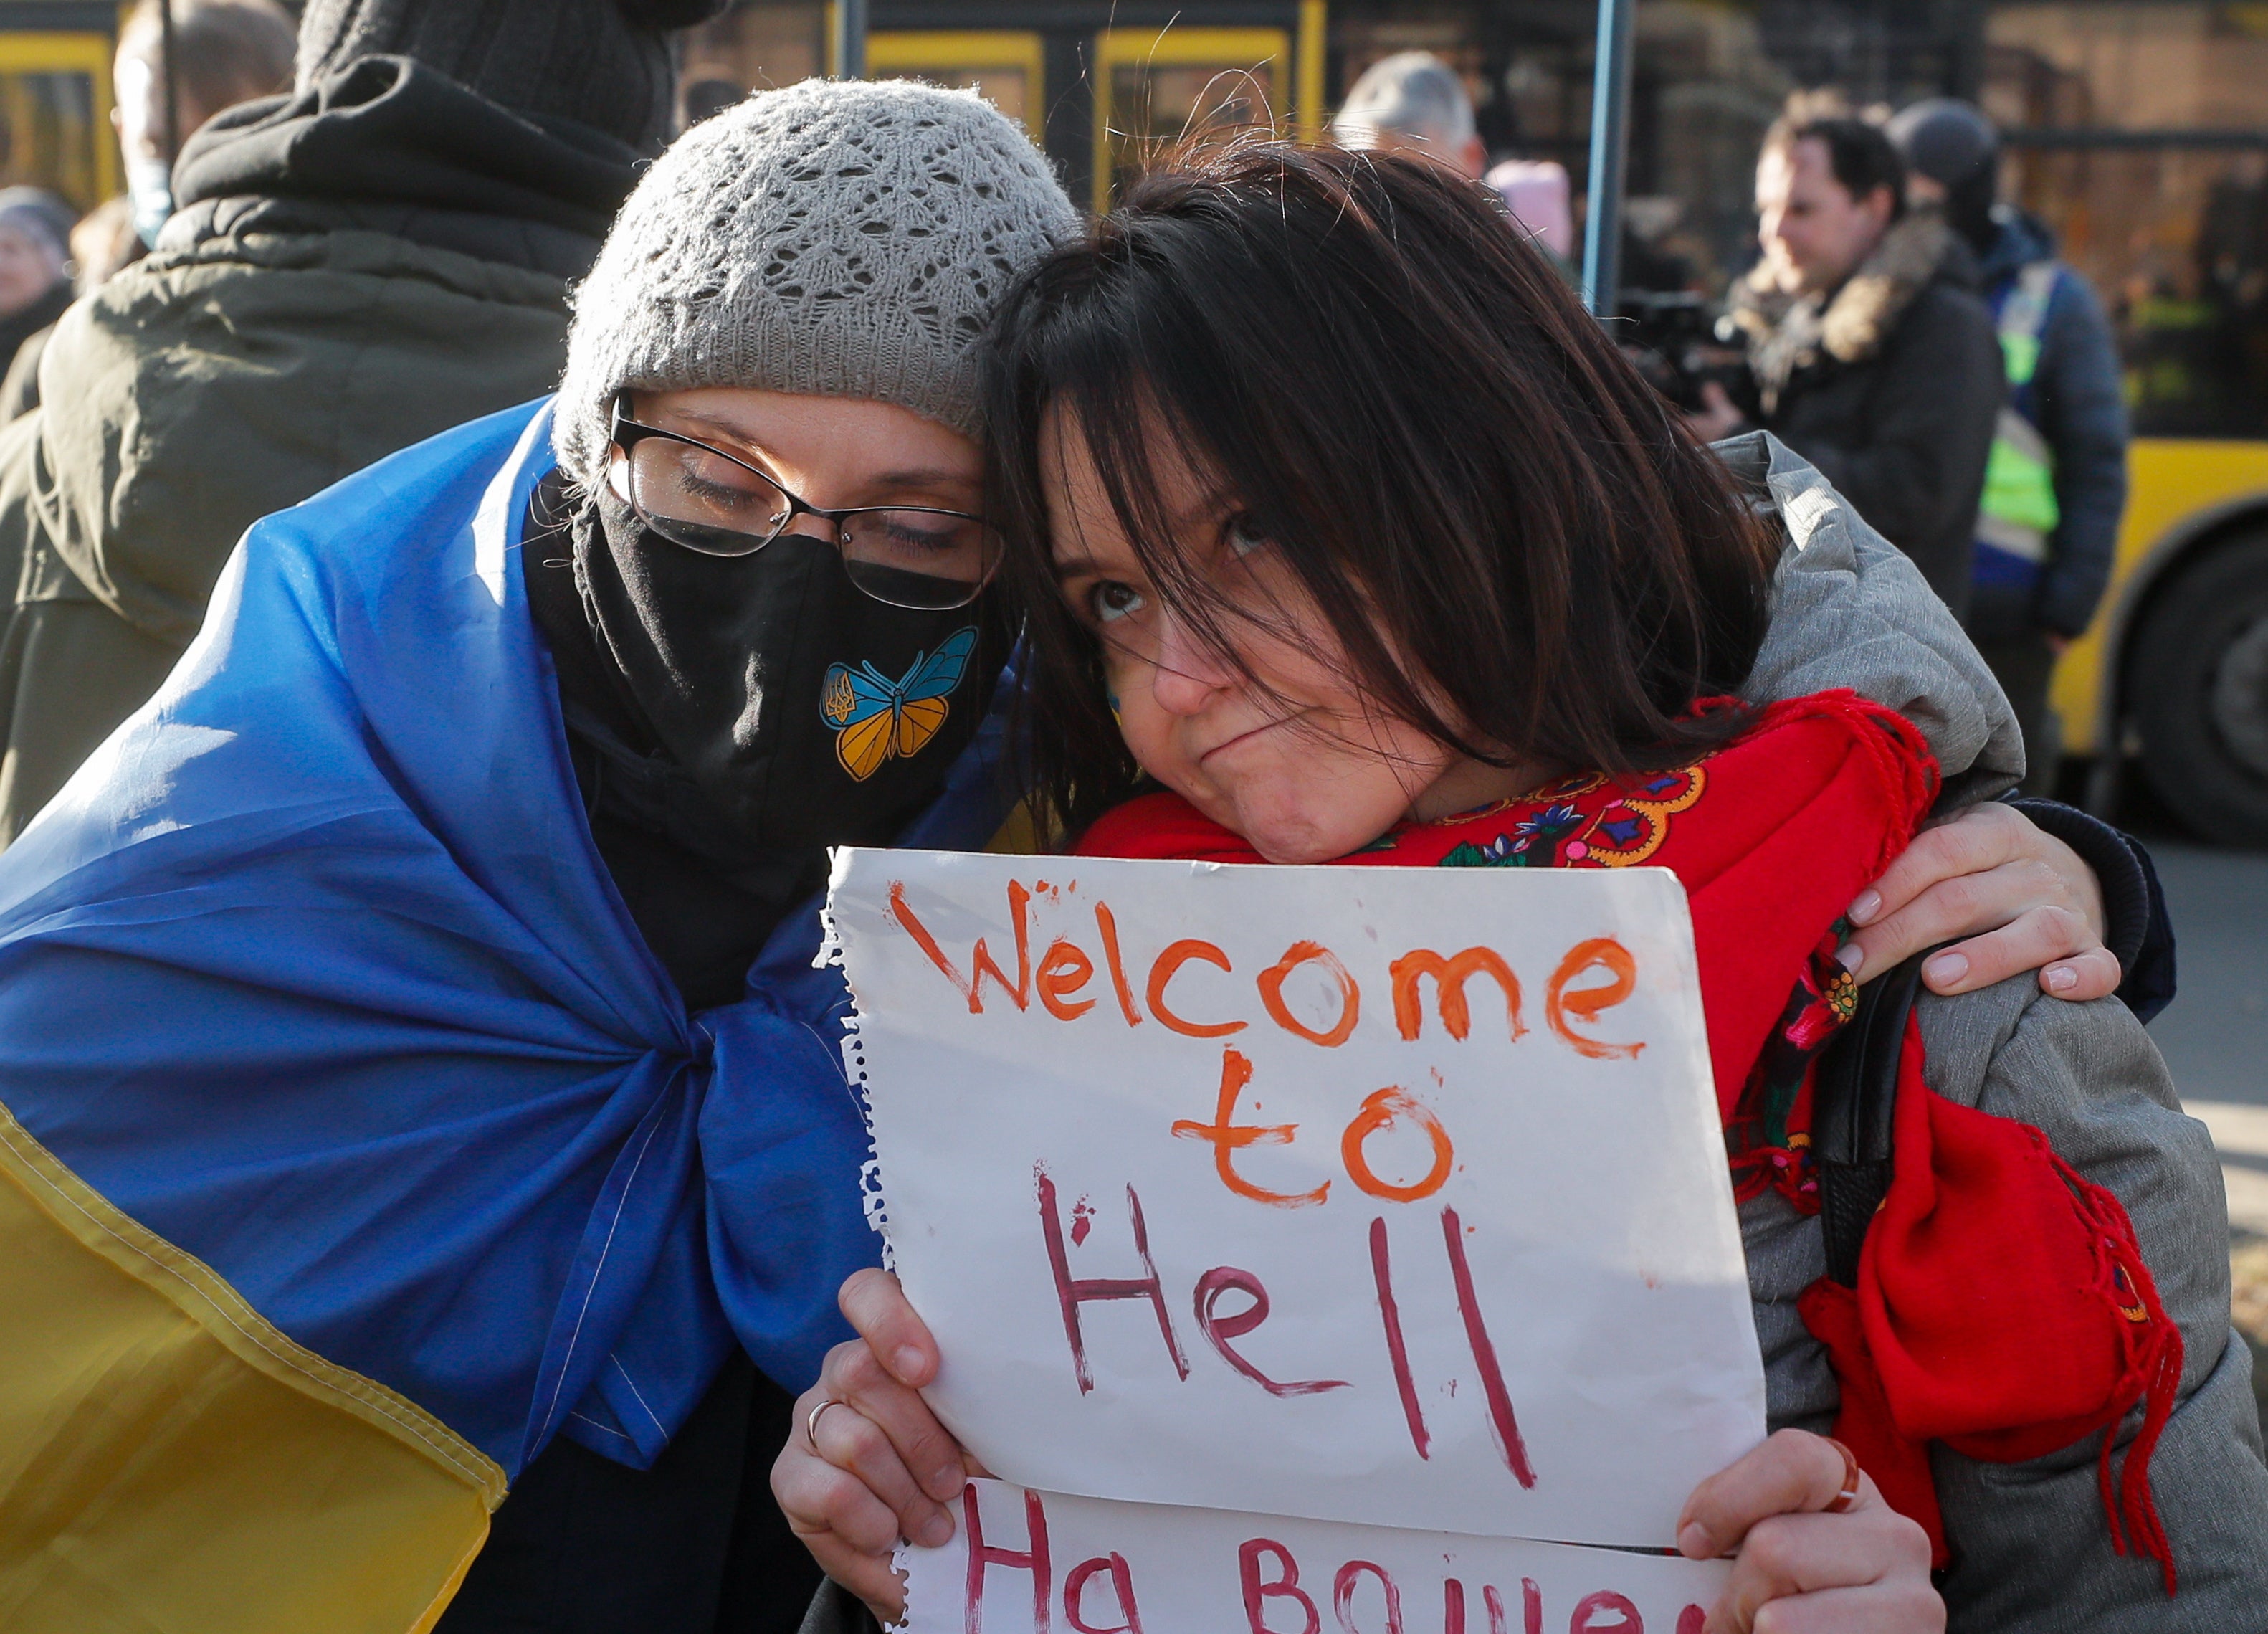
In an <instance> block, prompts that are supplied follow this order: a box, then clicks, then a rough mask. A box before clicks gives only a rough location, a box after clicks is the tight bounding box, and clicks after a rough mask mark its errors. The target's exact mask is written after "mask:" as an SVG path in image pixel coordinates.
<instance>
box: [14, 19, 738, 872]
mask: <svg viewBox="0 0 2268 1634" xmlns="http://www.w3.org/2000/svg"><path fill="white" fill-rule="evenodd" d="M716 9H718V0H464V3H463V4H451V5H446V6H443V5H434V4H415V3H413V0H311V4H308V6H307V7H306V11H305V13H304V15H303V17H302V19H301V23H300V27H299V33H298V64H297V72H296V78H295V80H294V83H293V85H292V88H291V91H290V92H288V93H287V94H284V95H281V96H277V97H273V98H269V99H265V100H257V101H253V102H247V103H244V104H241V105H239V106H237V107H232V108H229V109H227V110H226V111H225V112H222V113H220V114H219V115H217V117H215V118H213V119H212V120H211V121H210V122H209V123H207V124H206V125H205V126H204V128H203V129H200V130H199V131H197V133H196V135H195V137H193V138H192V139H190V140H189V141H188V143H187V144H186V145H185V146H184V147H183V149H182V152H181V153H180V159H179V160H178V162H176V163H175V164H174V165H173V166H172V170H171V174H170V177H169V178H168V179H167V185H166V188H165V189H158V187H157V184H156V175H155V172H154V171H152V172H151V174H150V175H148V176H147V177H144V179H143V181H141V182H138V183H137V193H136V198H137V201H138V202H139V203H146V205H147V208H146V210H144V211H142V214H143V215H144V216H145V217H148V218H159V217H162V218H163V221H164V225H163V227H162V229H161V230H159V231H158V248H156V250H155V251H153V253H152V254H151V255H149V256H148V257H147V258H145V259H144V260H143V261H141V262H137V263H136V265H134V266H132V267H130V268H129V269H127V270H125V271H123V272H122V273H121V274H120V275H119V276H118V277H114V278H113V279H112V280H111V281H110V282H109V283H107V284H106V285H104V286H103V287H102V288H100V289H99V290H97V291H95V292H92V293H91V294H90V295H89V296H88V297H87V298H86V299H85V300H83V301H81V302H79V303H78V305H77V307H74V308H72V310H71V311H70V314H69V315H68V317H67V318H65V319H64V320H63V321H62V322H59V323H57V325H56V327H55V332H54V335H53V336H52V338H51V339H50V341H49V343H48V355H47V357H46V358H45V359H43V362H42V366H41V374H40V380H41V382H42V387H43V390H42V397H43V401H44V403H45V406H44V407H42V408H41V409H40V410H37V411H35V412H33V413H31V414H27V415H26V416H24V417H23V418H20V419H18V420H17V421H15V422H14V423H13V424H11V425H9V426H8V427H7V429H6V431H5V433H0V580H4V581H5V582H8V583H11V584H14V585H16V586H17V589H16V593H15V595H14V598H13V603H12V605H11V606H7V607H4V608H0V613H4V615H5V628H4V631H0V846H4V845H5V844H7V843H9V842H10V841H11V840H13V839H14V838H15V837H16V835H17V834H18V833H19V832H22V829H23V827H24V825H25V824H26V823H27V822H28V821H29V820H30V819H31V817H32V816H33V814H34V813H35V812H37V811H38V810H40V807H41V806H43V805H45V804H46V803H47V802H48V800H49V799H50V798H51V797H52V796H53V795H54V794H55V791H56V790H57V789H58V788H60V787H62V786H63V782H64V781H65V780H67V779H68V778H69V777H70V774H71V773H72V772H73V771H74V770H76V769H77V766H78V765H79V763H80V762H81V761H82V760H84V759H85V758H86V756H87V755H88V754H89V753H90V752H91V751H92V750H93V749H94V747H95V746H96V745H97V744H99V743H101V742H102V740H103V739H104V738H105V737H107V736H109V734H110V732H111V730H112V728H114V727H116V726H117V725H118V724H119V722H120V721H123V720H125V719H126V717H127V716H128V715H129V714H131V713H133V712H134V711H135V710H136V709H137V708H139V707H140V706H141V705H142V704H143V703H144V700H146V699H148V698H149V696H150V695H151V693H152V692H153V691H156V690H157V687H158V683H159V682H160V681H162V680H163V679H164V678H165V677H166V672H167V671H168V670H169V669H172V668H173V665H174V663H175V662H178V661H179V659H180V655H181V652H182V649H183V648H184V647H186V646H187V645H188V641H189V639H190V637H191V636H193V635H194V634H195V632H196V629H197V626H198V625H199V623H200V622H201V621H202V619H203V616H204V610H205V603H206V598H207V597H208V596H209V595H210V593H211V590H212V586H213V583H214V580H215V579H216V578H217V575H218V574H219V572H220V568H221V564H222V563H223V562H224V561H225V560H226V559H227V557H228V553H229V551H231V550H232V549H233V548H234V546H235V544H236V542H237V540H238V539H239V537H241V536H242V535H243V533H244V530H245V529H247V527H249V526H250V525H251V523H252V522H253V521H254V519H256V518H258V517H261V516H263V515H266V514H269V513H270V512H273V511H278V510H282V509H284V507H286V506H291V505H296V504H297V503H298V502H299V501H300V500H302V499H306V498H307V496H308V495H310V494H312V493H314V492H317V491H318V490H319V489H321V488H323V487H325V486H327V485H328V484H331V483H334V482H335V481H337V480H338V479H339V478H340V477H344V476H346V475H347V474H348V473H349V472H350V471H354V470H358V469H361V468H362V467H364V466H365V465H367V464H369V463H370V462H372V461H373V460H376V459H379V458H380V457H382V456H383V455H387V454H391V453H393V452H394V450H396V449H398V448H403V447H408V446H409V444H411V443H414V442H416V441H417V440H420V439H422V438H425V437H430V436H431V435H433V434H434V433H437V432H440V431H443V430H445V429H446V428H447V427H449V426H451V425H457V424H459V423H460V422H461V421H463V420H465V419H467V418H472V417H475V416H477V415H481V414H484V413H488V412H490V411H492V410H497V409H501V408H504V407H505V406H506V405H508V404H511V403H524V402H526V401H527V400H528V399H530V398H532V397H535V396H541V395H542V394H543V393H545V392H547V391H549V390H550V389H551V388H552V387H553V386H554V385H555V384H556V382H557V381H558V378H559V370H560V366H561V365H562V363H563V360H564V357H565V340H566V330H567V290H568V287H569V285H570V284H571V282H572V281H573V280H574V279H575V278H577V277H580V276H581V275H582V274H583V273H584V272H585V271H586V270H588V269H589V267H590V264H591V262H592V259H593V257H594V256H595V255H597V253H598V248H599V243H600V240H601V238H602V237H603V236H604V234H605V233H606V229H607V224H608V221H609V220H610V219H611V218H613V215H614V212H615V210H616V208H617V207H618V206H619V205H620V204H621V203H622V200H623V199H624V198H625V197H627V196H628V195H629V193H630V187H631V184H632V182H633V181H635V180H636V178H637V166H638V164H639V163H640V162H641V160H642V159H646V158H650V157H651V156H652V154H653V153H654V152H658V151H659V148H660V146H661V144H662V143H663V141H664V140H666V137H668V135H669V133H670V131H671V129H672V125H673V121H674V67H673V63H672V57H671V48H670V41H669V31H670V30H672V29H674V28H678V27H681V26H686V25H688V24H690V23H693V22H696V21H698V20H700V19H701V18H704V17H706V16H707V15H709V14H710V13H711V12H712V11H715V10H716ZM185 66H186V63H185ZM183 88H184V89H185V90H187V91H188V92H190V93H191V95H192V97H194V96H195V95H199V94H202V93H201V92H197V91H196V90H195V86H194V85H188V84H186V83H185V84H184V87H183ZM190 111H191V112H195V111H196V110H195V108H194V107H192V108H191V109H190ZM161 194H162V196H161ZM166 211H170V212H171V213H170V214H166ZM145 225H147V223H146V222H145Z"/></svg>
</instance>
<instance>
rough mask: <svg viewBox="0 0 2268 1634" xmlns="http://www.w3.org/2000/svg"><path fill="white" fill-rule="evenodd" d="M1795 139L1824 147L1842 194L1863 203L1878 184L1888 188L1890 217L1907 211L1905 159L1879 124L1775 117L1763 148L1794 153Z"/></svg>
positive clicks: (1838, 118)
mask: <svg viewBox="0 0 2268 1634" xmlns="http://www.w3.org/2000/svg"><path fill="white" fill-rule="evenodd" d="M1799 142H1817V143H1819V144H1822V145H1823V146H1824V147H1825V148H1826V149H1827V168H1828V170H1829V171H1830V172H1831V173H1832V174H1833V175H1834V177H1835V180H1836V181H1837V182H1838V183H1839V184H1840V185H1841V186H1842V189H1843V190H1844V191H1845V192H1846V193H1848V194H1849V195H1850V196H1852V198H1853V199H1855V200H1858V201H1859V202H1860V203H1864V202H1865V201H1866V199H1867V196H1868V195H1870V194H1872V193H1873V192H1874V189H1876V188H1888V189H1889V190H1890V219H1891V220H1893V221H1896V219H1897V218H1899V217H1901V216H1903V215H1904V214H1905V211H1906V162H1905V160H1904V159H1900V158H1899V157H1898V150H1897V148H1896V146H1895V145H1894V144H1892V143H1891V141H1890V139H1889V137H1888V136H1886V135H1884V134H1883V131H1882V128H1881V126H1880V125H1875V124H1869V123H1868V122H1867V121H1865V120H1863V119H1854V118H1851V117H1849V116H1847V115H1831V116H1829V117H1825V118H1813V119H1804V118H1789V117H1786V116H1785V115H1783V116H1782V117H1781V118H1779V119H1777V120H1774V121H1773V122H1772V124H1771V128H1770V129H1767V130H1766V131H1765V132H1764V150H1763V151H1764V152H1767V153H1769V152H1772V151H1773V150H1774V149H1778V150H1780V151H1781V152H1787V153H1790V154H1793V152H1794V150H1795V144H1797V143H1799Z"/></svg>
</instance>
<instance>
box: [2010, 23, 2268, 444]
mask: <svg viewBox="0 0 2268 1634" xmlns="http://www.w3.org/2000/svg"><path fill="white" fill-rule="evenodd" d="M2257 13H2258V8H2251V7H2243V6H2227V5H2213V4H2163V5H2149V6H2129V5H2113V4H2099V3H2096V4H2057V5H2015V6H2003V7H1999V8H1996V9H1995V11H1993V12H1992V15H1991V18H1990V20H1989V23H1988V26H1987V42H1988V44H1987V55H1986V85H1985V99H1984V100H1985V109H1986V111H1987V112H1988V113H1990V114H1992V115H1993V117H1994V118H1995V119H1996V120H1998V121H1999V123H2000V126H2001V128H2002V129H2003V131H2004V132H2005V133H2006V136H2007V151H2008V154H2009V158H2008V166H2009V174H2008V177H2007V181H2008V186H2007V196H2010V197H2011V198H2013V199H2014V200H2015V201H2016V202H2017V203H2021V204H2022V205H2023V206H2025V207H2026V208H2028V209H2030V210H2032V211H2036V212H2037V213H2038V214H2039V215H2040V216H2042V217H2043V218H2044V219H2045V220H2046V221H2047V222H2048V225H2049V226H2051V227H2053V228H2054V229H2055V230H2056V233H2057V237H2058V240H2060V243H2061V246H2062V249H2063V254H2064V255H2065V256H2066V258H2067V259H2068V260H2069V261H2071V262H2072V263H2073V265H2074V266H2076V267H2078V268H2079V269H2080V270H2081V271H2082V272H2084V273H2086V274H2087V276H2088V278H2089V279H2090V280H2091V281H2092V282H2093V284H2094V285H2095V289H2096V290H2097V291H2098V292H2101V294H2102V297H2103V299H2104V301H2105V303H2106V305H2107V306H2108V307H2110V312H2111V314H2112V317H2113V319H2114V321H2115V322H2117V325H2118V328H2119V334H2120V340H2121V343H2122V346H2123V349H2124V353H2125V361H2126V392H2127V399H2128V403H2129V404H2130V406H2131V408H2132V411H2133V418H2134V429H2135V431H2136V433H2138V434H2139V435H2142V436H2155V437H2190V438H2197V437H2206V438H2229V437H2236V438H2256V437H2262V436H2268V106H2264V105H2263V102H2262V100H2261V98H2260V95H2259V87H2260V86H2261V85H2268V17H2263V16H2260V15H2257Z"/></svg>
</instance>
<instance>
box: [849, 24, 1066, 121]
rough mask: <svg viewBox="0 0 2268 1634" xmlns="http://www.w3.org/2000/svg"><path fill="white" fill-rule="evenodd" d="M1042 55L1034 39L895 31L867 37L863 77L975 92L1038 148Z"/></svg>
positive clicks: (1008, 34) (1006, 34)
mask: <svg viewBox="0 0 2268 1634" xmlns="http://www.w3.org/2000/svg"><path fill="white" fill-rule="evenodd" d="M1044 52H1045V48H1044V47H1042V44H1041V41H1040V37H1039V35H1037V34H1035V33H1014V32H1011V31H1008V30H991V29H984V30H971V31H968V32H966V33H960V32H947V31H944V30H935V31H930V30H920V31H917V30H905V31H899V30H895V29H894V30H890V31H887V32H885V33H873V34H869V35H867V36H866V71H867V72H868V73H869V74H871V75H873V77H874V78H877V79H925V80H927V81H928V82H929V83H930V84H931V85H949V86H951V87H953V88H954V89H955V90H973V91H976V92H978V93H979V94H981V95H982V96H983V98H984V100H986V101H988V102H990V103H991V104H992V106H993V107H997V108H998V109H999V110H1000V111H1001V112H1002V113H1004V114H1005V115H1008V117H1009V118H1011V119H1014V120H1020V121H1021V122H1022V123H1023V126H1024V129H1027V130H1028V131H1029V132H1031V135H1032V140H1033V141H1035V142H1038V141H1042V140H1043V139H1044V137H1043V133H1042V130H1041V128H1040V127H1041V122H1042V112H1041V110H1042V108H1043V107H1045V106H1046V105H1045V103H1044V102H1042V100H1041V99H1042V94H1043V92H1042V65H1043V63H1044Z"/></svg>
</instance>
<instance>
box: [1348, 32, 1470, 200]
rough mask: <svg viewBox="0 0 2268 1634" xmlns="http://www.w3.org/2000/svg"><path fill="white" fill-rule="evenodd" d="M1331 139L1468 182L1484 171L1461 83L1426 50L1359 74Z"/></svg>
mask: <svg viewBox="0 0 2268 1634" xmlns="http://www.w3.org/2000/svg"><path fill="white" fill-rule="evenodd" d="M1331 136H1332V137H1333V139H1334V140H1336V141H1337V143H1338V144H1339V145H1340V146H1341V147H1346V148H1356V149H1368V150H1370V151H1371V152H1378V153H1402V154H1407V155H1410V156H1411V157H1413V158H1418V159H1428V160H1430V161H1432V163H1433V164H1436V165H1439V166H1441V168H1443V169H1444V170H1447V171H1450V172H1452V173H1454V174H1457V175H1460V176H1463V177H1464V178H1466V179H1467V180H1468V181H1479V180H1480V179H1481V173H1482V172H1483V171H1484V170H1485V169H1487V168H1488V150H1487V149H1486V148H1485V147H1484V146H1483V145H1482V144H1481V139H1480V137H1479V136H1478V135H1477V134H1476V132H1475V130H1474V129H1473V101H1472V99H1471V98H1470V97H1469V96H1468V95H1466V94H1465V86H1464V82H1463V81H1462V80H1461V79H1459V78H1457V75H1456V70H1454V69H1452V68H1451V67H1450V66H1449V65H1448V64H1447V63H1444V62H1443V61H1442V60H1441V59H1440V57H1438V56H1435V55H1433V54H1432V52H1430V51H1398V52H1396V53H1395V55H1392V56H1388V57H1381V58H1380V59H1379V60H1378V61H1377V62H1375V63H1372V64H1371V65H1370V66H1369V67H1368V68H1366V69H1365V70H1362V77H1361V78H1359V79H1357V80H1356V81H1355V82H1354V85H1353V86H1352V87H1351V89H1350V90H1349V91H1348V92H1347V99H1346V102H1345V105H1344V106H1343V107H1341V108H1340V109H1339V111H1338V116H1337V118H1335V119H1333V120H1332V121H1331Z"/></svg>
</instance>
